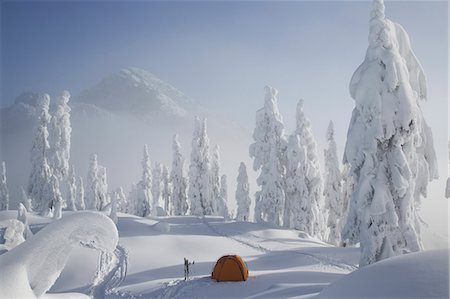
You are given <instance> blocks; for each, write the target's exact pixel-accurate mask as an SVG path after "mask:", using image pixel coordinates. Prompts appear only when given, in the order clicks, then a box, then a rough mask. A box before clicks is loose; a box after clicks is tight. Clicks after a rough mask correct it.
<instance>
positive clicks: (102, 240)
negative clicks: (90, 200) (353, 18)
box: [0, 211, 119, 298]
mask: <svg viewBox="0 0 450 299" xmlns="http://www.w3.org/2000/svg"><path fill="white" fill-rule="evenodd" d="M19 223H21V222H19ZM21 224H22V223H21ZM118 240H119V235H118V232H117V229H116V226H115V224H114V223H113V222H112V221H111V219H109V218H108V217H106V216H105V215H103V214H100V213H96V212H87V211H85V212H77V213H74V214H71V215H67V216H65V217H64V218H62V219H60V220H58V221H54V222H52V223H50V224H49V225H47V226H46V227H45V228H43V229H42V230H41V231H40V232H39V233H37V234H36V235H34V236H32V237H31V238H29V239H28V240H26V242H23V243H21V244H20V245H18V246H17V247H15V248H14V249H13V250H11V251H9V252H7V253H5V254H3V255H1V256H0V264H1V265H2V266H1V268H0V297H2V298H18V297H40V296H41V295H43V294H44V293H45V292H46V291H48V290H49V289H50V288H51V286H52V285H53V284H54V282H55V281H56V279H57V278H58V277H59V275H60V274H61V271H62V270H63V269H64V266H65V264H66V261H67V259H68V257H69V254H70V252H71V250H72V249H73V248H74V247H77V246H84V247H88V248H92V249H97V250H100V251H105V252H112V251H114V249H115V248H116V246H117V243H118Z"/></svg>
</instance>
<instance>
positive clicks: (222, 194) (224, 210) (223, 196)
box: [217, 174, 230, 220]
mask: <svg viewBox="0 0 450 299" xmlns="http://www.w3.org/2000/svg"><path fill="white" fill-rule="evenodd" d="M227 203H228V184H227V176H226V175H225V174H223V175H222V176H221V177H220V189H219V198H218V202H217V215H219V216H222V217H223V218H225V219H226V220H227V219H230V212H229V211H228V204H227Z"/></svg>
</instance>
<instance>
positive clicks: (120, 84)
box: [75, 68, 194, 117]
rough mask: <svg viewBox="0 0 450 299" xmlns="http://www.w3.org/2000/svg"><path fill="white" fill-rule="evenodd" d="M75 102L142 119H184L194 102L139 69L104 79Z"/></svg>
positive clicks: (121, 72)
mask: <svg viewBox="0 0 450 299" xmlns="http://www.w3.org/2000/svg"><path fill="white" fill-rule="evenodd" d="M75 100H76V101H77V102H83V103H89V104H94V105H96V106H98V107H101V108H104V109H107V110H110V111H114V112H117V113H131V114H134V115H142V116H143V115H148V114H149V113H158V112H161V113H163V114H165V115H171V116H178V117H183V116H186V115H187V113H188V110H190V109H192V108H193V107H194V102H193V100H192V99H190V98H189V97H187V96H186V95H184V94H183V93H182V92H181V91H179V90H178V89H176V88H175V87H173V86H171V85H170V84H168V83H166V82H164V81H162V80H161V79H159V78H158V77H156V76H155V75H153V74H151V73H149V72H147V71H144V70H142V69H138V68H127V69H122V70H121V71H119V72H118V73H115V74H113V75H110V76H108V77H106V78H105V79H103V80H102V81H101V82H100V83H99V84H97V85H95V86H93V87H91V88H89V89H87V90H85V91H83V92H81V93H80V94H79V95H78V96H77V97H75Z"/></svg>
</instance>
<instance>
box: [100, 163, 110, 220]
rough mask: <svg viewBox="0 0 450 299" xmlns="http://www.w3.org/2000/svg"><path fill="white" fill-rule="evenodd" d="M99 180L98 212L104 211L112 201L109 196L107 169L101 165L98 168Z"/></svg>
mask: <svg viewBox="0 0 450 299" xmlns="http://www.w3.org/2000/svg"><path fill="white" fill-rule="evenodd" d="M97 178H98V201H97V210H98V211H102V210H103V209H104V208H105V207H106V205H107V204H108V203H109V201H110V199H109V194H108V177H107V175H106V167H104V166H101V165H99V166H98V173H97Z"/></svg>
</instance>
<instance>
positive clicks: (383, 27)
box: [343, 0, 438, 266]
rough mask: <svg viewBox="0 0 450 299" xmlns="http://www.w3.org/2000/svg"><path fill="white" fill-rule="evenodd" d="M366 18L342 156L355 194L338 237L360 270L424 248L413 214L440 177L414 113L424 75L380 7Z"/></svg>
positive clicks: (427, 131) (375, 4)
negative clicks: (355, 252)
mask: <svg viewBox="0 0 450 299" xmlns="http://www.w3.org/2000/svg"><path fill="white" fill-rule="evenodd" d="M370 18H371V19H370V33H369V47H368V49H367V52H366V57H365V60H364V61H363V63H362V64H361V65H360V66H359V67H358V68H357V70H356V71H355V73H354V74H353V77H352V79H351V81H350V94H351V96H352V98H353V99H354V100H355V102H356V107H355V108H354V110H353V115H352V119H351V121H350V125H349V129H348V134H347V136H348V137H347V144H346V149H345V156H344V163H346V162H348V163H350V164H351V166H352V173H353V178H354V179H355V190H354V192H353V196H352V203H351V204H350V211H349V217H348V219H347V223H346V225H345V228H344V230H343V238H344V239H359V241H360V244H361V250H362V254H361V261H360V265H361V266H364V265H367V264H370V263H374V262H376V261H379V260H381V259H384V258H387V257H390V256H394V255H397V254H401V253H403V252H411V251H418V250H421V249H422V244H421V240H420V222H419V218H418V215H417V208H418V205H419V204H420V200H421V199H420V198H421V196H425V195H426V186H427V184H428V182H429V181H430V180H432V179H435V178H437V175H438V174H437V167H436V166H437V165H436V157H435V153H434V148H433V139H432V134H431V130H430V128H429V127H428V125H427V124H426V122H425V119H424V118H423V115H422V112H421V109H420V101H421V100H422V99H425V98H426V96H427V91H426V79H425V74H424V72H423V69H422V67H421V65H420V63H419V61H418V60H417V58H416V56H415V55H414V53H413V51H412V50H411V45H410V42H409V37H408V34H407V33H406V31H405V30H404V29H403V27H401V26H400V25H399V24H396V23H394V22H392V21H390V20H388V19H387V18H386V17H385V15H384V3H383V1H382V0H375V1H374V2H373V10H372V12H371V17H370ZM352 209H353V210H352ZM355 209H356V211H355Z"/></svg>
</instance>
